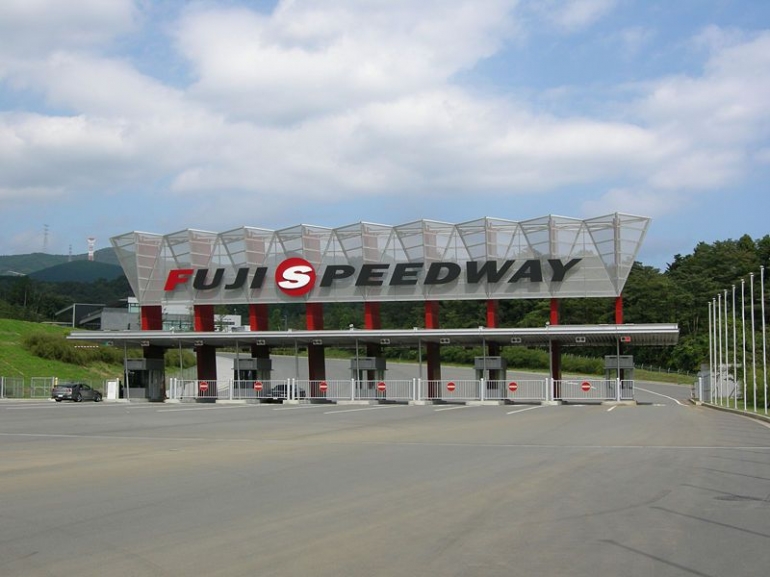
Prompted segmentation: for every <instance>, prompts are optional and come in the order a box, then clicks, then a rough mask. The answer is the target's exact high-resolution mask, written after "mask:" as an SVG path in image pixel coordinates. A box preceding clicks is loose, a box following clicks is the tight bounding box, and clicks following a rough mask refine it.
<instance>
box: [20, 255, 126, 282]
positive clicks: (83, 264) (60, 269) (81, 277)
mask: <svg viewBox="0 0 770 577" xmlns="http://www.w3.org/2000/svg"><path fill="white" fill-rule="evenodd" d="M29 276H30V278H33V279H35V280H38V281H43V282H85V283H90V282H94V281H97V280H99V279H105V280H108V281H109V280H114V279H116V278H120V277H122V276H123V269H122V268H121V267H119V266H117V265H114V264H106V263H103V262H97V261H89V260H74V261H72V262H65V263H61V264H57V265H54V266H50V267H48V268H45V269H43V270H39V271H35V272H33V273H30V274H29Z"/></svg>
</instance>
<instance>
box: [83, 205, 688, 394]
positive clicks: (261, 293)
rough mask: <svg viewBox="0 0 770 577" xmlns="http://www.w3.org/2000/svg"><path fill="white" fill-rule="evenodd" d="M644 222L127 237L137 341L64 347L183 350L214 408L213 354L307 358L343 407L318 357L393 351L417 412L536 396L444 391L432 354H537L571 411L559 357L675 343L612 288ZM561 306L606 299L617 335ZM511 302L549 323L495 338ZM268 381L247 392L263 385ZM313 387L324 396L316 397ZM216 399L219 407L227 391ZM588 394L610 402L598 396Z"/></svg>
mask: <svg viewBox="0 0 770 577" xmlns="http://www.w3.org/2000/svg"><path fill="white" fill-rule="evenodd" d="M649 222H650V219H649V218H646V217H641V216H634V215H627V214H622V213H612V214H608V215H604V216H599V217H596V218H590V219H574V218H566V217H559V216H553V215H549V216H545V217H542V218H537V219H532V220H526V221H512V220H505V219H499V218H490V217H485V218H480V219H477V220H472V221H468V222H465V223H460V224H451V223H445V222H438V221H431V220H418V221H414V222H410V223H406V224H402V225H397V226H387V225H381V224H374V223H368V222H360V223H355V224H351V225H347V226H342V227H339V228H326V227H320V226H313V225H298V226H294V227H290V228H285V229H281V230H269V229H263V228H253V227H242V228H238V229H235V230H231V231H227V232H222V233H215V232H209V231H202V230H194V229H188V230H183V231H180V232H175V233H172V234H167V235H161V234H151V233H144V232H131V233H127V234H124V235H120V236H116V237H113V238H112V239H111V242H112V245H113V247H114V249H115V252H116V254H117V257H118V259H119V261H120V263H121V265H122V267H123V270H124V272H125V274H126V277H127V278H128V280H129V283H130V285H131V288H132V290H133V292H134V294H135V296H136V298H137V300H138V301H139V305H140V311H141V315H140V316H141V324H142V330H140V331H132V330H128V331H113V332H110V331H107V332H101V333H98V334H94V333H88V332H74V333H72V334H71V335H70V337H69V338H70V339H73V340H86V341H89V340H90V341H101V342H104V341H109V342H112V343H113V344H114V345H115V346H121V347H124V348H126V347H129V346H136V347H141V348H142V349H143V351H144V355H145V357H147V358H152V359H159V358H161V355H162V353H163V351H164V350H167V349H170V348H179V349H182V348H187V349H192V350H194V351H195V354H196V358H197V380H198V381H199V382H206V383H207V385H206V389H205V391H204V392H205V393H206V395H207V398H213V399H219V398H220V395H219V387H220V386H224V385H220V382H221V381H220V379H221V375H217V371H216V352H217V350H218V349H220V348H223V347H235V348H236V350H238V351H240V350H248V351H249V353H250V356H251V357H252V358H254V359H264V360H269V358H270V354H271V350H272V349H273V348H275V347H291V348H294V350H295V351H296V350H298V349H300V348H301V349H302V350H303V351H305V352H306V354H307V358H306V362H307V373H308V385H307V386H308V390H307V391H306V394H307V396H308V397H309V398H315V397H318V396H320V394H321V393H322V392H325V393H327V394H328V392H329V389H330V388H332V389H333V390H334V389H337V388H338V389H339V394H338V396H340V397H342V396H343V391H345V390H346V387H347V385H346V384H339V385H337V384H334V385H333V386H332V384H331V383H330V382H328V381H327V374H326V366H325V350H326V348H327V347H330V346H335V347H344V348H348V349H350V350H353V349H355V350H356V351H357V353H356V354H357V355H358V351H359V347H361V348H362V349H363V351H364V354H363V355H362V356H363V357H366V358H381V357H383V356H384V354H383V351H385V350H386V349H387V348H388V347H392V346H399V347H415V348H417V349H418V350H419V354H420V357H421V360H422V361H424V364H425V366H426V369H427V370H426V374H425V375H424V376H425V377H426V378H422V377H421V380H420V383H419V387H417V389H418V390H417V394H416V395H415V396H416V397H418V398H419V399H428V400H430V399H434V400H443V399H458V400H460V399H463V398H467V399H470V398H473V399H478V400H488V399H490V398H491V397H497V398H498V400H507V399H509V393H510V394H511V395H512V396H513V398H517V397H518V398H521V399H523V398H525V397H530V398H534V397H536V395H537V385H535V384H530V383H521V387H520V388H519V384H518V383H517V386H516V387H515V389H514V390H511V389H510V388H509V387H508V384H507V383H506V385H505V387H502V386H500V385H501V384H502V382H505V381H506V380H507V379H506V377H505V375H504V374H502V371H498V374H497V375H492V374H489V373H486V374H484V381H485V386H484V387H483V388H482V389H479V386H480V385H479V384H478V383H479V382H480V380H477V381H473V382H463V383H454V389H453V390H447V389H442V384H443V381H444V379H442V372H441V347H443V346H446V345H462V346H476V347H478V346H480V347H481V348H482V350H483V352H484V357H486V358H488V359H493V358H500V357H503V356H504V355H503V352H504V348H505V347H511V346H538V347H547V348H548V350H549V354H550V359H551V363H550V365H551V368H550V374H549V381H548V385H547V387H550V388H549V389H548V390H546V395H545V396H546V398H547V399H551V400H558V399H561V398H563V397H565V396H566V397H570V398H571V397H573V396H574V397H575V398H578V397H579V395H580V393H585V392H586V391H582V389H580V392H578V391H577V390H574V391H573V389H574V387H573V385H572V384H571V382H569V381H566V382H564V383H562V381H563V378H562V371H561V353H562V349H563V347H568V346H604V347H612V348H614V349H615V350H616V352H617V354H618V355H620V354H621V353H625V352H626V350H625V349H627V348H628V347H629V346H644V345H658V346H660V345H671V344H674V343H675V342H676V340H677V339H678V334H679V331H678V327H676V325H667V324H666V325H663V324H654V325H638V324H637V325H626V324H624V321H623V307H622V296H621V295H622V291H623V287H624V286H625V283H626V280H627V279H628V275H629V273H630V272H631V268H632V266H633V264H634V262H635V260H636V256H637V254H638V251H639V247H640V245H641V242H642V240H643V239H644V237H645V235H646V232H647V229H648V226H649ZM565 298H612V299H614V302H615V323H614V324H611V325H580V326H575V325H562V324H561V319H560V302H561V301H562V300H563V299H565ZM510 299H547V300H548V302H549V305H550V317H549V322H548V323H547V324H546V325H545V326H543V327H535V328H527V329H522V328H516V327H502V326H501V322H500V316H499V314H498V304H499V302H500V301H501V300H510ZM450 300H476V301H479V300H480V301H483V302H485V303H486V315H485V321H484V323H483V325H482V326H479V327H478V329H456V328H445V327H442V326H441V322H440V318H439V314H440V308H439V306H438V305H439V303H440V302H441V301H450ZM393 301H419V302H422V303H423V304H424V311H425V315H424V322H423V326H422V327H408V328H405V329H404V330H395V331H386V330H383V329H382V324H381V320H380V304H381V303H383V302H393ZM350 302H358V303H362V304H363V307H364V326H363V328H360V327H350V330H336V329H332V330H329V329H326V327H325V326H324V314H323V306H324V304H325V303H350ZM287 303H302V304H304V306H305V313H306V314H305V317H306V325H307V326H306V329H304V330H299V331H298V330H295V331H289V330H276V327H271V326H270V321H269V319H270V316H271V315H270V310H269V307H270V306H275V305H284V304H287ZM170 305H175V306H187V307H189V310H190V312H191V316H192V318H193V328H194V330H192V331H176V332H175V331H173V330H172V328H171V327H170V326H168V327H167V326H166V325H165V321H164V313H163V310H164V307H168V306H170ZM232 305H247V306H248V310H249V326H248V329H249V330H247V331H234V332H226V331H217V330H216V327H215V322H214V308H215V307H216V306H224V307H231V306H232ZM261 366H269V363H263V364H261ZM358 369H359V372H360V370H361V367H358ZM370 373H371V371H370ZM267 376H268V375H262V376H261V378H260V379H259V380H261V381H268V380H270V379H268V378H266V377H267ZM356 380H357V382H358V383H359V385H358V388H359V390H358V393H356V391H355V390H354V391H353V393H352V394H351V396H352V397H355V396H356V394H358V395H361V396H363V395H366V396H369V397H374V398H380V397H381V395H380V393H382V392H383V391H381V390H379V389H378V388H377V386H376V385H377V384H378V383H379V382H380V381H381V380H382V379H379V378H377V377H376V376H374V375H369V374H368V375H367V376H366V378H365V379H363V378H360V377H359V378H358V379H356ZM325 381H326V386H327V390H326V391H321V390H320V387H321V383H322V382H325ZM497 381H500V382H497ZM364 383H366V390H365V391H364V390H361V387H362V386H363V384H364ZM370 385H374V386H370ZM404 387H406V385H402V386H401V388H404ZM560 387H563V390H562V389H561V388H560ZM387 388H388V387H387V384H386V387H385V391H384V392H385V393H386V394H387V392H388V390H387ZM241 390H243V388H242V387H241ZM251 390H252V391H253V390H254V389H251ZM263 390H264V389H263ZM228 391H229V392H228V396H230V395H231V394H233V393H234V391H235V387H231V388H230V389H228ZM588 391H589V392H590V391H594V392H595V394H596V395H599V396H602V395H607V394H608V389H605V388H603V387H602V386H600V385H599V384H598V383H594V384H592V385H591V388H589V389H588ZM259 392H260V391H257V393H259ZM197 393H200V390H198V391H197ZM244 394H245V393H244ZM335 394H336V393H335ZM345 394H347V393H345ZM399 396H401V397H406V396H407V393H406V392H399ZM503 397H505V399H503ZM195 398H198V397H195Z"/></svg>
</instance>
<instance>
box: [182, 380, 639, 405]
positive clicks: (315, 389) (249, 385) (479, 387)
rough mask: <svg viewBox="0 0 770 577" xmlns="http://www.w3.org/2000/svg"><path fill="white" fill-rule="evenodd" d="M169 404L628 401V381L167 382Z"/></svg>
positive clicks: (631, 386) (630, 396)
mask: <svg viewBox="0 0 770 577" xmlns="http://www.w3.org/2000/svg"><path fill="white" fill-rule="evenodd" d="M167 395H168V398H169V399H176V400H179V401H183V400H211V401H217V400H219V401H224V400H230V401H252V402H260V401H269V400H277V401H301V400H308V401H317V402H319V401H329V402H340V401H372V402H409V401H433V402H449V403H452V402H470V401H498V402H507V403H514V402H542V401H565V402H583V401H593V402H599V401H612V400H614V401H630V400H633V399H634V383H633V381H627V380H624V381H620V380H617V379H609V380H607V379H592V378H581V379H563V380H558V381H554V380H552V379H549V378H544V379H527V380H506V381H487V380H483V379H482V380H440V381H429V380H423V379H411V380H393V381H389V380H381V381H356V380H354V379H350V380H315V381H311V380H300V379H286V380H278V381H233V380H223V381H214V380H212V381H201V380H185V379H171V382H170V386H169V389H168V391H167Z"/></svg>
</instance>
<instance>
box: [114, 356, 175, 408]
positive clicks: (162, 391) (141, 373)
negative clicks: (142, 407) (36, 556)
mask: <svg viewBox="0 0 770 577" xmlns="http://www.w3.org/2000/svg"><path fill="white" fill-rule="evenodd" d="M125 370H126V373H125V376H126V382H125V384H124V385H123V386H122V387H121V388H120V392H119V396H120V398H123V399H128V400H134V401H138V400H147V401H163V400H165V398H166V382H165V381H166V364H165V362H164V361H163V359H126V366H125Z"/></svg>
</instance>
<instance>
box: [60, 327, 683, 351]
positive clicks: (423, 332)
mask: <svg viewBox="0 0 770 577" xmlns="http://www.w3.org/2000/svg"><path fill="white" fill-rule="evenodd" d="M68 339H69V340H73V341H85V342H89V343H99V344H108V345H112V346H116V347H118V346H119V347H123V346H127V347H146V346H158V347H165V348H178V347H183V348H190V347H198V346H212V347H216V348H226V347H235V346H249V345H267V346H272V347H295V346H300V347H305V346H308V345H323V346H327V347H340V348H347V347H354V346H356V345H361V344H379V345H385V346H419V345H420V344H423V343H438V344H443V345H460V346H478V345H482V344H485V343H486V344H489V343H498V344H500V345H514V346H516V345H519V346H548V345H549V344H551V343H560V344H562V345H564V346H608V345H613V346H614V345H616V344H618V343H622V344H624V345H637V346H671V345H675V344H676V343H677V341H678V339H679V326H678V325H676V324H620V325H609V324H608V325H547V326H545V327H539V328H486V327H478V328H474V329H424V328H413V329H396V330H392V329H387V330H386V329H348V330H288V331H232V332H225V331H222V332H220V331H211V332H198V331H196V332H174V331H161V330H142V331H130V330H129V331H77V332H73V333H71V334H70V335H69V337H68Z"/></svg>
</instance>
